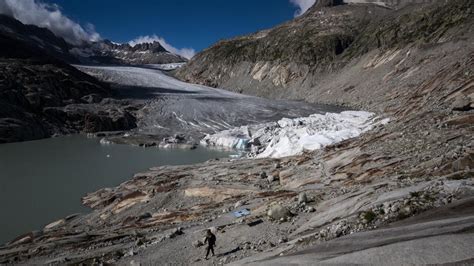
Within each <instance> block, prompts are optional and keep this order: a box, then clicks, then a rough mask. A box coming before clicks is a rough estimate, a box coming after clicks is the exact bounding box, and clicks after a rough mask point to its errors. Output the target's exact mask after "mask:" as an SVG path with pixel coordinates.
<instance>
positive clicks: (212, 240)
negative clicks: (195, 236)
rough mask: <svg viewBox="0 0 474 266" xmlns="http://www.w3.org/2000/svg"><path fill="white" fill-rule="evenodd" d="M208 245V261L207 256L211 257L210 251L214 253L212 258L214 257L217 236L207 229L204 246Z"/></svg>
mask: <svg viewBox="0 0 474 266" xmlns="http://www.w3.org/2000/svg"><path fill="white" fill-rule="evenodd" d="M206 243H207V252H206V260H207V256H209V251H212V256H213V257H214V246H215V245H216V236H215V235H214V234H213V233H212V232H211V229H207V231H206V238H205V239H204V244H206Z"/></svg>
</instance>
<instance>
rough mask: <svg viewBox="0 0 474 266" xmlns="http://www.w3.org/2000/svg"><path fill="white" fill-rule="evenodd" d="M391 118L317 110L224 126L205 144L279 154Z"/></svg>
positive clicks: (311, 146)
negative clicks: (292, 117)
mask: <svg viewBox="0 0 474 266" xmlns="http://www.w3.org/2000/svg"><path fill="white" fill-rule="evenodd" d="M387 122H388V120H379V119H377V118H376V117H375V115H374V114H373V113H369V112H363V111H344V112H341V113H326V114H313V115H310V116H309V117H301V118H294V119H289V118H283V119H281V120H279V121H277V122H271V123H264V124H257V125H250V126H241V127H236V128H233V129H229V130H224V131H221V132H218V133H216V134H212V135H207V136H206V137H205V138H204V139H203V140H202V141H201V144H203V145H206V146H216V147H224V148H231V149H245V150H247V151H248V156H249V157H257V158H264V157H273V158H279V157H285V156H291V155H297V154H301V153H302V152H303V151H305V150H316V149H320V148H322V147H324V146H327V145H330V144H333V143H336V142H339V141H342V140H345V139H349V138H353V137H356V136H358V135H360V134H361V133H363V132H365V131H367V130H370V129H372V128H373V126H374V125H376V124H380V123H381V124H384V123H387Z"/></svg>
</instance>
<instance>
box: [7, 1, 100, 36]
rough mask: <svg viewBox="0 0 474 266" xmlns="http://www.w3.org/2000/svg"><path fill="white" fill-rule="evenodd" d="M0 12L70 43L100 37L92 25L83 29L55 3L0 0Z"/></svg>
mask: <svg viewBox="0 0 474 266" xmlns="http://www.w3.org/2000/svg"><path fill="white" fill-rule="evenodd" d="M0 14H5V15H8V16H11V17H14V18H16V19H18V20H19V21H21V22H22V23H23V24H32V25H36V26H39V27H44V28H47V29H49V30H51V31H52V32H53V33H54V34H56V35H57V36H60V37H63V38H64V39H65V40H66V41H67V42H69V43H72V44H80V43H81V42H83V41H98V40H99V39H100V35H99V34H98V33H97V32H96V31H95V29H94V26H93V25H91V24H88V25H86V29H84V28H83V27H82V26H81V25H79V24H78V23H76V22H74V21H72V20H71V19H69V18H68V17H67V16H65V15H64V14H62V12H61V10H60V9H59V7H58V6H57V5H52V4H46V3H43V2H40V1H37V0H0Z"/></svg>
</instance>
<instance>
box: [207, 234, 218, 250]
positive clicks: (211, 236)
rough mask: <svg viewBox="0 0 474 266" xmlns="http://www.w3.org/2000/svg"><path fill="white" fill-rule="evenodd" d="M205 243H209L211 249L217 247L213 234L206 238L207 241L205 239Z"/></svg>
mask: <svg viewBox="0 0 474 266" xmlns="http://www.w3.org/2000/svg"><path fill="white" fill-rule="evenodd" d="M204 243H207V244H208V245H209V246H211V247H213V246H215V245H216V236H215V235H214V234H213V233H211V234H210V235H208V236H206V239H204Z"/></svg>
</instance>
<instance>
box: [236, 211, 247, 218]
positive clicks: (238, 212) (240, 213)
mask: <svg viewBox="0 0 474 266" xmlns="http://www.w3.org/2000/svg"><path fill="white" fill-rule="evenodd" d="M233 213H234V216H235V217H237V218H239V217H242V216H247V215H250V210H249V209H242V210H238V211H235V212H233Z"/></svg>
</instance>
